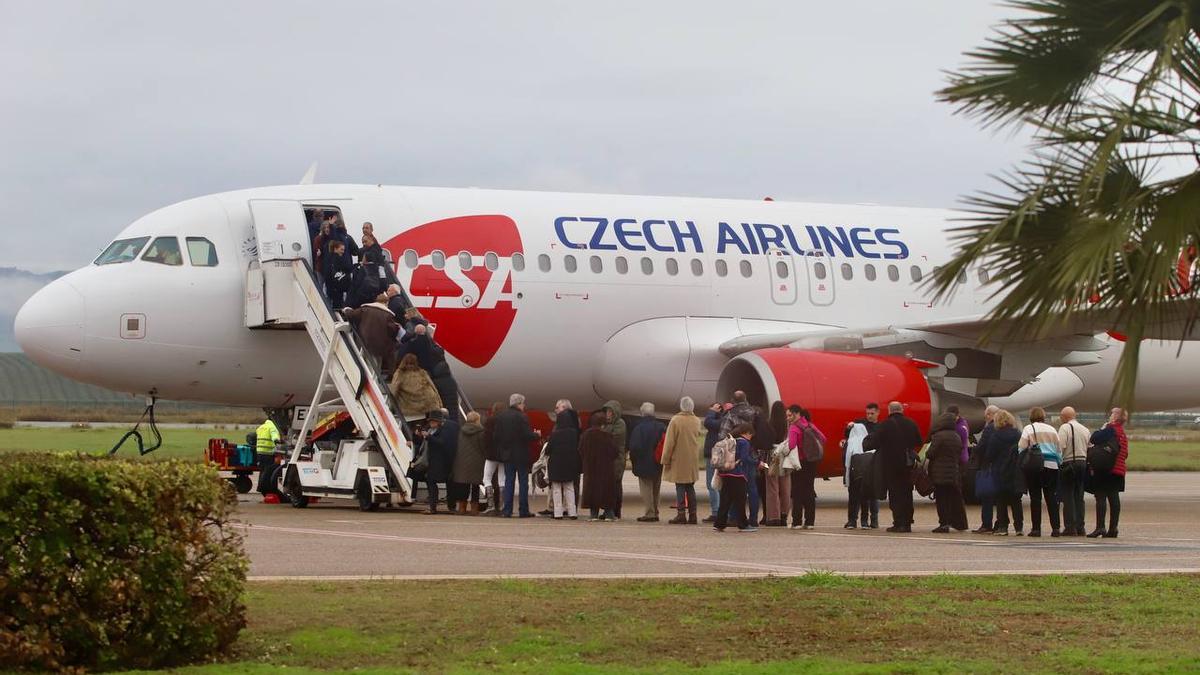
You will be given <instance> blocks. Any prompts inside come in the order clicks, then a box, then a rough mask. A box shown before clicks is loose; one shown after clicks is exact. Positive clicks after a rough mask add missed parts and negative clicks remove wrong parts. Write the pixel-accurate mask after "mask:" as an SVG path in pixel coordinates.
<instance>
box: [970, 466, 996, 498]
mask: <svg viewBox="0 0 1200 675" xmlns="http://www.w3.org/2000/svg"><path fill="white" fill-rule="evenodd" d="M997 492H999V485H998V484H997V481H996V472H995V471H993V470H992V468H991V467H988V468H986V469H980V470H979V471H976V472H975V496H977V497H980V498H983V499H990V498H992V497H995V496H996V493H997Z"/></svg>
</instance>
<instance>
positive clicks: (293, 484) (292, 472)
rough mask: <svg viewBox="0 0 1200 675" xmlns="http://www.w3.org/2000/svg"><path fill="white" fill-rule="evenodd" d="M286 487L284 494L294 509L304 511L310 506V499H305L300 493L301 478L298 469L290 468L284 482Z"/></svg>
mask: <svg viewBox="0 0 1200 675" xmlns="http://www.w3.org/2000/svg"><path fill="white" fill-rule="evenodd" d="M283 484H284V487H285V491H284V494H285V495H287V498H288V501H290V502H291V503H292V508H294V509H303V508H305V507H307V506H308V497H305V496H304V495H303V494H302V493H301V491H300V476H299V475H297V474H296V467H294V466H292V467H288V472H287V476H286V477H285V478H284V480H283Z"/></svg>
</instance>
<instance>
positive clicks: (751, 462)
mask: <svg viewBox="0 0 1200 675" xmlns="http://www.w3.org/2000/svg"><path fill="white" fill-rule="evenodd" d="M729 438H732V439H733V441H734V449H733V453H734V458H735V462H734V465H733V467H732V468H724V467H718V474H717V475H719V476H720V477H721V507H720V509H718V510H717V522H716V523H714V524H713V529H714V530H716V531H718V532H724V531H725V527H726V526H727V525H728V523H729V514H730V513H732V514H733V517H734V518H735V519H736V520H737V526H738V531H739V532H757V531H758V527H757V526H755V524H754V523H752V522H749V521H748V520H746V485H747V484H749V482H750V481H751V480H754V478H753V476H754V472H755V471H757V469H758V467H757V466H755V461H756V460H755V459H754V448H753V446H752V445H751V444H750V440H751V439H752V438H754V425H753V424H748V423H745V422H743V423H741V424H738V425H737V426H736V427H733V428H732V429H730V436H729ZM719 443H720V444H726V443H727V440H726V439H722V440H721V441H720V442H719ZM718 454H721V455H724V452H720V451H718V450H717V449H716V448H715V447H714V450H713V456H714V459H715V458H716V456H717V455H718Z"/></svg>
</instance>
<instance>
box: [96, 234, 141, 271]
mask: <svg viewBox="0 0 1200 675" xmlns="http://www.w3.org/2000/svg"><path fill="white" fill-rule="evenodd" d="M148 241H150V237H137V238H136V239H118V240H116V241H114V242H113V243H111V244H109V245H108V248H106V249H104V251H103V252H101V253H100V255H99V256H98V257H97V258H96V264H97V265H115V264H117V263H127V262H129V261H130V260H133V259H135V258H137V254H138V253H141V252H142V247H143V246H145V245H146V242H148Z"/></svg>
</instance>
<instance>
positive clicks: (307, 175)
mask: <svg viewBox="0 0 1200 675" xmlns="http://www.w3.org/2000/svg"><path fill="white" fill-rule="evenodd" d="M316 179H317V163H316V162H313V163H312V166H310V167H308V171H305V172H304V175H303V176H302V177H301V178H300V184H301V185H312V184H313V181H314V180H316Z"/></svg>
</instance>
